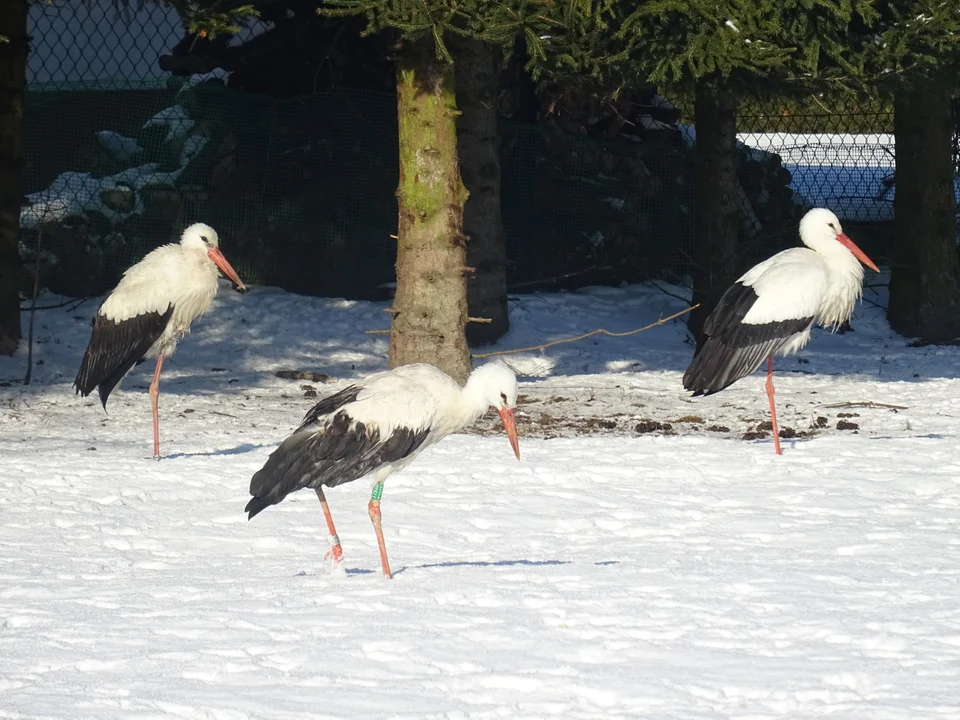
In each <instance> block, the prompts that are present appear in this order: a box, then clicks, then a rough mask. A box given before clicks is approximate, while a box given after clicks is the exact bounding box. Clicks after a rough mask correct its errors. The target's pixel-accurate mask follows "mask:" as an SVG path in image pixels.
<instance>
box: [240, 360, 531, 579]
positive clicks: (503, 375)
mask: <svg viewBox="0 0 960 720" xmlns="http://www.w3.org/2000/svg"><path fill="white" fill-rule="evenodd" d="M516 404H517V378H516V376H515V375H514V373H513V371H512V370H511V369H510V368H509V367H508V366H507V364H506V363H504V362H502V361H493V362H490V363H487V364H486V365H483V366H481V367H479V368H477V369H476V370H474V371H473V372H472V373H471V374H470V377H469V379H468V380H467V383H466V385H465V386H464V387H462V388H461V387H460V386H459V385H458V384H457V383H456V382H454V380H453V379H452V378H450V377H449V376H448V375H446V374H445V373H443V372H442V371H440V370H438V369H437V368H435V367H434V366H433V365H427V364H424V363H417V364H414V365H404V366H401V367H398V368H396V369H395V370H390V371H388V372H381V373H377V374H375V375H371V376H369V377H367V378H365V379H364V380H361V381H360V382H358V383H356V384H355V385H351V386H350V387H348V388H346V389H345V390H341V391H340V392H338V393H337V394H336V395H331V396H330V397H327V398H324V399H323V400H321V401H320V402H318V403H317V404H316V405H315V406H314V407H313V409H312V410H310V412H308V413H307V414H306V416H305V417H304V419H303V422H302V423H301V424H300V427H299V428H297V430H296V431H295V432H294V433H293V435H291V436H290V437H289V438H287V439H286V440H284V441H283V443H281V445H280V446H279V447H278V448H277V449H276V450H274V451H273V452H272V453H271V454H270V457H269V458H268V459H267V462H266V464H265V465H264V466H263V468H261V469H260V470H259V471H258V472H257V473H256V474H255V475H254V476H253V479H252V480H251V481H250V494H251V495H252V496H253V497H252V498H251V499H250V502H248V503H247V506H246V507H245V508H244V512H247V513H248V515H247V519H248V520H249V519H251V518H253V516H254V515H256V514H257V513H259V512H260V511H261V510H263V509H264V508H266V507H269V506H270V505H276V504H277V503H279V502H281V501H282V500H283V499H284V498H285V497H286V496H287V495H289V494H290V493H292V492H295V491H297V490H301V489H303V488H313V489H314V490H316V492H317V497H319V498H320V505H321V506H322V507H323V514H324V516H325V517H326V520H327V529H328V530H329V532H330V544H331V548H330V551H329V552H328V553H327V558H330V557H332V558H333V562H334V564H337V563H339V562H340V560H341V558H342V557H343V549H342V547H341V546H340V539H339V538H338V537H337V531H336V528H335V527H334V524H333V518H332V517H331V515H330V508H329V507H328V505H327V500H326V498H325V497H324V494H323V486H324V485H326V486H327V487H336V486H337V485H342V484H344V483H348V482H351V481H353V480H357V479H358V478H361V477H363V476H365V475H367V474H371V473H372V476H373V491H372V493H371V495H370V502H369V504H368V505H367V511H368V513H369V515H370V520H371V521H372V522H373V529H374V531H375V532H376V534H377V544H378V545H379V546H380V562H381V564H382V566H383V574H384V575H385V576H386V577H388V578H389V577H391V573H390V563H389V561H388V560H387V548H386V545H385V544H384V541H383V531H382V530H381V527H380V522H381V515H380V496H381V494H382V493H383V482H384V480H386V479H387V476H389V475H390V474H391V473H394V472H396V471H397V470H401V469H403V468H405V467H406V466H407V465H409V464H410V463H411V462H412V461H413V459H414V458H415V457H416V456H417V455H419V454H420V453H421V452H423V450H424V449H425V448H427V447H429V446H430V445H432V444H434V443H436V442H438V441H439V440H441V439H443V438H444V437H446V436H447V435H450V434H451V433H455V432H457V431H459V430H462V429H463V428H465V427H467V426H469V425H472V424H473V423H474V422H476V421H477V419H478V418H479V417H480V416H481V415H483V414H484V413H485V412H486V411H487V408H488V407H491V406H492V407H494V408H496V410H497V412H498V413H500V419H501V420H502V421H503V428H504V430H506V432H507V437H508V438H509V440H510V445H511V447H512V448H513V452H514V454H515V455H516V456H517V459H518V460H519V459H520V447H519V444H518V442H517V427H516V424H515V422H514V417H513V411H514V408H515V407H516Z"/></svg>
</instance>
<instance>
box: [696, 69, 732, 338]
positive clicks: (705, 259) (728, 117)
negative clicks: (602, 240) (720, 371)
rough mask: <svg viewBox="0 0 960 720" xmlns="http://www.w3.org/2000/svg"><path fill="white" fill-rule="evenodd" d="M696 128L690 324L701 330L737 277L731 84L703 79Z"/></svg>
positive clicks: (697, 89) (697, 100) (699, 93)
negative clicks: (725, 84)
mask: <svg viewBox="0 0 960 720" xmlns="http://www.w3.org/2000/svg"><path fill="white" fill-rule="evenodd" d="M694 124H695V126H696V130H697V156H696V183H697V187H696V200H695V203H694V207H695V225H694V249H693V260H694V271H693V302H694V303H700V307H698V308H697V309H696V310H694V311H693V312H692V313H690V319H689V321H688V327H689V328H690V330H691V332H693V334H694V335H699V333H700V331H701V329H702V328H703V324H704V322H705V321H706V319H707V316H708V315H709V314H710V313H711V312H712V311H713V308H714V307H716V305H717V303H718V302H719V301H720V296H721V295H723V293H724V291H725V290H726V289H727V288H728V287H729V286H730V284H731V283H732V282H734V281H735V280H736V279H737V277H738V276H739V272H738V271H739V255H738V245H739V234H740V233H739V220H738V217H737V211H738V207H737V202H738V201H737V156H736V152H737V102H736V93H735V92H734V90H733V88H729V87H725V86H724V85H723V84H722V83H717V82H716V81H713V80H707V79H705V80H700V81H699V82H698V84H697V88H696V97H695V99H694Z"/></svg>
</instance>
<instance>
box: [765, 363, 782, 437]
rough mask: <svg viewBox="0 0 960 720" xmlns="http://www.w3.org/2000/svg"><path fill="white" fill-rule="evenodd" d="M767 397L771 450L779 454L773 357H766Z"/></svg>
mask: <svg viewBox="0 0 960 720" xmlns="http://www.w3.org/2000/svg"><path fill="white" fill-rule="evenodd" d="M767 397H768V398H769V399H770V424H771V425H772V426H773V449H774V450H775V451H776V453H777V455H782V453H781V452H780V428H779V427H778V426H777V405H776V403H775V402H774V401H773V355H769V356H768V357H767Z"/></svg>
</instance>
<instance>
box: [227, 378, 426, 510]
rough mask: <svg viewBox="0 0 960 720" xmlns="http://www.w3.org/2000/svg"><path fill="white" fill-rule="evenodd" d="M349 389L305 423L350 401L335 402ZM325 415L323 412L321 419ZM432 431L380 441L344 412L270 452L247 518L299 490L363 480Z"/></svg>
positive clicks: (398, 433)
mask: <svg viewBox="0 0 960 720" xmlns="http://www.w3.org/2000/svg"><path fill="white" fill-rule="evenodd" d="M349 390H351V388H347V390H344V391H343V392H342V393H338V394H337V395H334V396H331V397H330V398H326V399H324V400H321V401H320V403H318V404H317V407H315V408H314V410H312V411H311V412H310V413H308V414H307V418H306V419H305V420H304V425H306V424H307V421H308V420H310V418H311V416H312V415H313V414H314V411H316V410H317V409H318V408H319V407H320V406H321V405H324V403H331V404H332V403H333V402H340V403H341V406H342V405H344V404H346V403H347V402H351V401H352V400H346V401H343V400H342V399H341V400H337V401H335V400H334V398H337V397H338V396H339V395H343V394H344V393H347V392H348V391H349ZM357 392H359V390H357ZM354 397H355V395H354ZM326 414H328V413H326V412H324V413H318V414H317V417H320V416H322V415H326ZM311 422H312V420H311ZM301 428H303V425H301ZM429 433H430V428H423V429H410V428H404V427H401V428H396V429H395V430H393V432H392V433H391V434H390V435H389V436H388V437H386V438H381V437H380V431H379V430H378V429H377V428H375V427H372V426H371V427H368V426H366V425H365V424H364V423H362V422H355V421H354V420H353V419H352V418H351V417H350V416H349V415H348V414H347V413H346V412H344V411H343V410H340V411H339V412H337V413H336V415H334V416H333V418H332V420H330V422H329V423H327V424H326V425H325V426H324V427H323V428H321V429H300V430H297V431H296V432H295V433H294V434H293V435H291V436H290V437H289V438H287V439H286V440H284V441H283V443H281V444H280V447H278V448H277V449H276V450H274V451H273V452H272V453H271V454H270V457H269V458H267V462H266V464H265V465H264V466H263V468H261V469H260V470H259V471H258V472H257V473H256V474H255V475H254V476H253V479H251V480H250V494H251V495H252V496H253V497H252V498H251V499H250V502H248V503H247V506H246V507H245V508H244V511H245V512H246V513H248V515H247V519H250V518H252V517H253V516H254V515H256V514H257V513H259V512H260V511H261V510H263V509H264V508H265V507H267V506H269V505H276V504H277V503H279V502H280V501H281V500H283V499H284V498H285V497H286V496H287V495H289V494H290V493H292V492H295V491H296V490H301V489H303V488H318V487H321V486H323V485H326V486H328V487H335V486H337V485H342V484H343V483H347V482H351V481H352V480H356V479H358V478H361V477H363V476H364V475H366V474H368V473H370V472H372V471H373V470H375V469H376V468H378V467H379V466H381V465H383V464H385V463H390V462H396V461H397V460H401V459H403V458H405V457H407V456H408V455H410V454H411V453H413V452H415V451H416V450H417V449H418V448H419V447H420V446H421V445H423V443H424V441H425V440H426V439H427V435H428V434H429Z"/></svg>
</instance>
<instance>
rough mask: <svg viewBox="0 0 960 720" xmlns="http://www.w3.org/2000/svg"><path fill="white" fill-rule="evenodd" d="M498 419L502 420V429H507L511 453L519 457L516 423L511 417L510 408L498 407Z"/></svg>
mask: <svg viewBox="0 0 960 720" xmlns="http://www.w3.org/2000/svg"><path fill="white" fill-rule="evenodd" d="M497 412H498V413H500V419H501V420H502V421H503V429H504V430H506V431H507V438H509V440H510V447H512V448H513V454H514V455H516V456H517V460H519V459H520V441H519V440H517V423H516V422H515V421H514V419H513V410H512V409H511V408H500V409H499V410H497Z"/></svg>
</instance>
